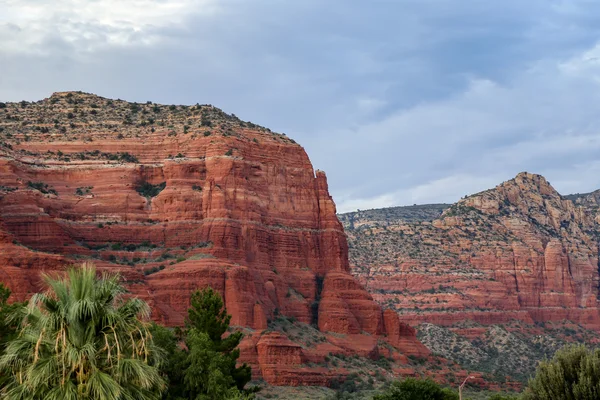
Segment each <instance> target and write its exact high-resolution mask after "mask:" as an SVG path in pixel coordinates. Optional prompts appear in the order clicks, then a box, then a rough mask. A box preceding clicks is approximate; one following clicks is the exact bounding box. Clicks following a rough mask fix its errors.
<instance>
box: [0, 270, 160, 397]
mask: <svg viewBox="0 0 600 400" xmlns="http://www.w3.org/2000/svg"><path fill="white" fill-rule="evenodd" d="M44 279H45V281H46V284H47V285H48V287H49V290H48V291H47V292H46V293H38V294H35V295H34V296H33V297H32V298H31V300H30V301H29V304H28V305H27V307H22V308H19V310H18V311H19V314H20V315H21V317H22V318H21V323H20V326H19V335H18V336H17V337H16V338H15V339H13V340H12V341H11V342H10V343H9V344H8V346H7V347H6V352H5V354H4V355H3V356H2V357H1V358H0V369H1V370H2V371H3V373H4V374H5V375H4V376H5V377H6V379H7V381H6V382H5V383H4V384H3V388H2V392H1V393H2V398H4V399H36V400H37V399H48V400H54V399H56V400H58V399H73V400H75V399H82V400H87V399H89V400H109V399H110V400H112V399H118V398H123V399H128V398H130V399H140V400H144V399H158V398H160V394H161V392H162V391H163V390H164V386H165V385H164V380H163V379H162V378H161V376H160V374H159V372H158V369H157V368H156V365H158V364H159V363H160V358H161V357H160V354H161V352H160V350H159V349H157V348H156V347H155V345H154V343H153V341H152V337H151V335H150V334H149V330H148V324H147V323H146V322H143V320H144V319H146V318H148V317H149V314H150V309H149V307H148V305H147V304H146V303H145V302H143V301H141V300H139V299H136V298H130V299H124V298H123V295H124V294H125V288H124V287H123V286H121V284H120V278H119V277H118V276H116V275H103V276H102V277H101V278H99V277H97V276H96V270H95V268H94V267H93V266H91V265H86V264H84V265H83V266H82V267H81V268H77V269H76V268H71V269H69V270H68V272H67V274H66V276H65V277H62V278H56V279H54V278H50V277H48V276H45V278H44Z"/></svg>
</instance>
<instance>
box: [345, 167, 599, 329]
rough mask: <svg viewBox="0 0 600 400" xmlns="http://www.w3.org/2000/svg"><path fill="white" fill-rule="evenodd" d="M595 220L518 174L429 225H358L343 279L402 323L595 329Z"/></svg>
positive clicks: (534, 179)
mask: <svg viewBox="0 0 600 400" xmlns="http://www.w3.org/2000/svg"><path fill="white" fill-rule="evenodd" d="M591 201H592V200H589V202H591ZM595 219H596V216H595V214H594V213H592V212H590V211H589V210H586V209H585V208H584V207H582V206H575V205H574V204H573V203H572V202H571V201H570V200H568V199H565V198H563V197H561V195H560V194H558V193H557V192H556V191H555V190H554V189H553V188H552V186H550V184H549V183H548V182H547V181H546V180H545V179H544V178H543V177H541V176H539V175H533V174H528V173H522V174H519V175H518V176H517V177H516V178H515V179H513V180H510V181H508V182H505V183H503V184H501V185H499V186H498V187H496V188H495V189H492V190H488V191H485V192H482V193H478V194H475V195H473V196H470V197H466V198H465V199H463V200H461V201H459V202H458V203H457V204H455V205H453V206H452V207H450V208H449V209H447V210H446V211H445V212H444V213H443V215H442V216H441V217H440V218H438V219H435V220H433V221H432V222H411V223H405V222H403V221H389V225H388V226H386V227H385V229H383V228H382V227H381V226H372V227H370V228H371V231H372V234H370V235H369V234H366V233H363V232H368V231H367V230H366V229H365V228H364V227H369V224H368V222H367V221H361V223H362V224H363V227H362V228H360V229H355V230H352V229H350V230H349V235H350V239H351V242H352V244H353V254H351V257H352V259H353V262H354V263H355V264H357V267H356V268H354V269H353V273H354V274H355V276H357V277H358V278H359V280H360V281H361V282H362V283H363V284H365V285H366V286H367V288H368V289H369V291H370V292H371V293H373V296H374V297H375V299H376V300H378V301H379V302H380V303H383V304H386V305H388V306H390V307H392V308H393V309H395V310H397V311H399V312H400V314H401V320H402V321H405V322H408V323H411V324H418V323H420V322H430V323H435V324H441V325H452V324H455V323H456V322H459V321H464V320H473V321H476V322H478V323H481V324H499V323H506V322H509V321H510V320H513V319H517V320H521V321H524V322H528V323H533V322H546V321H562V320H564V319H566V320H571V321H574V322H576V323H579V324H582V325H583V326H585V327H588V328H591V329H594V330H600V313H599V308H598V306H599V304H598V285H599V276H598V240H599V238H600V236H599V235H598V232H600V230H598V226H597V224H596V222H595ZM372 249H377V250H372ZM377 251H379V254H375V255H373V253H376V252H377ZM369 257H370V260H369Z"/></svg>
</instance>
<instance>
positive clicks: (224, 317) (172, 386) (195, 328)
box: [156, 288, 252, 400]
mask: <svg viewBox="0 0 600 400" xmlns="http://www.w3.org/2000/svg"><path fill="white" fill-rule="evenodd" d="M230 320H231V316H230V315H228V314H227V310H226V309H225V307H224V304H223V299H222V298H221V296H220V295H219V293H217V292H215V291H214V290H213V289H211V288H206V289H204V290H203V291H201V292H200V291H197V292H195V293H194V294H192V298H191V307H190V309H189V310H188V318H187V320H186V329H185V331H184V332H181V337H183V341H184V343H185V350H183V349H181V348H180V347H179V346H174V345H173V344H172V343H175V339H174V338H175V337H176V335H175V334H174V333H173V332H171V333H166V332H165V331H164V328H163V330H162V331H160V332H159V338H158V339H157V340H159V343H163V342H169V341H171V343H166V344H165V345H163V347H164V348H165V350H166V351H167V353H168V354H169V358H168V361H167V363H166V365H167V366H166V367H165V369H164V370H163V371H162V373H163V375H164V376H168V379H169V392H168V394H167V395H166V396H165V398H166V399H169V400H170V399H173V400H174V399H195V400H213V399H214V400H228V399H236V398H244V395H251V392H252V390H244V386H245V385H246V384H247V383H248V382H249V381H250V378H251V370H250V367H249V366H247V365H246V364H244V365H242V366H240V367H237V368H236V362H237V359H238V357H239V355H240V353H239V349H237V346H238V345H239V343H240V340H241V339H242V334H241V332H235V333H232V334H230V335H229V336H228V337H227V338H223V335H224V334H225V332H226V331H227V329H228V328H229V322H230ZM156 329H157V331H159V330H160V329H159V328H156ZM169 335H171V336H170V339H168V337H169Z"/></svg>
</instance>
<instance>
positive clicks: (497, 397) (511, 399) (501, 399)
mask: <svg viewBox="0 0 600 400" xmlns="http://www.w3.org/2000/svg"><path fill="white" fill-rule="evenodd" d="M517 399H518V396H513V395H510V394H501V393H495V394H493V395H491V396H490V397H488V400H517Z"/></svg>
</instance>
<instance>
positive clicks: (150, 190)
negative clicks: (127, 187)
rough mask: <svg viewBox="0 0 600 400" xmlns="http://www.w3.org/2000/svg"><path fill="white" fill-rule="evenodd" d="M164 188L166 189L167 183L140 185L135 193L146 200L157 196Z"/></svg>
mask: <svg viewBox="0 0 600 400" xmlns="http://www.w3.org/2000/svg"><path fill="white" fill-rule="evenodd" d="M165 187H167V182H162V183H158V184H156V185H153V184H151V183H149V182H142V183H140V184H139V185H138V186H137V188H136V190H137V192H138V193H139V194H140V195H142V196H144V197H147V198H150V197H155V196H158V194H159V193H160V192H162V191H163V190H164V189H165Z"/></svg>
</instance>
